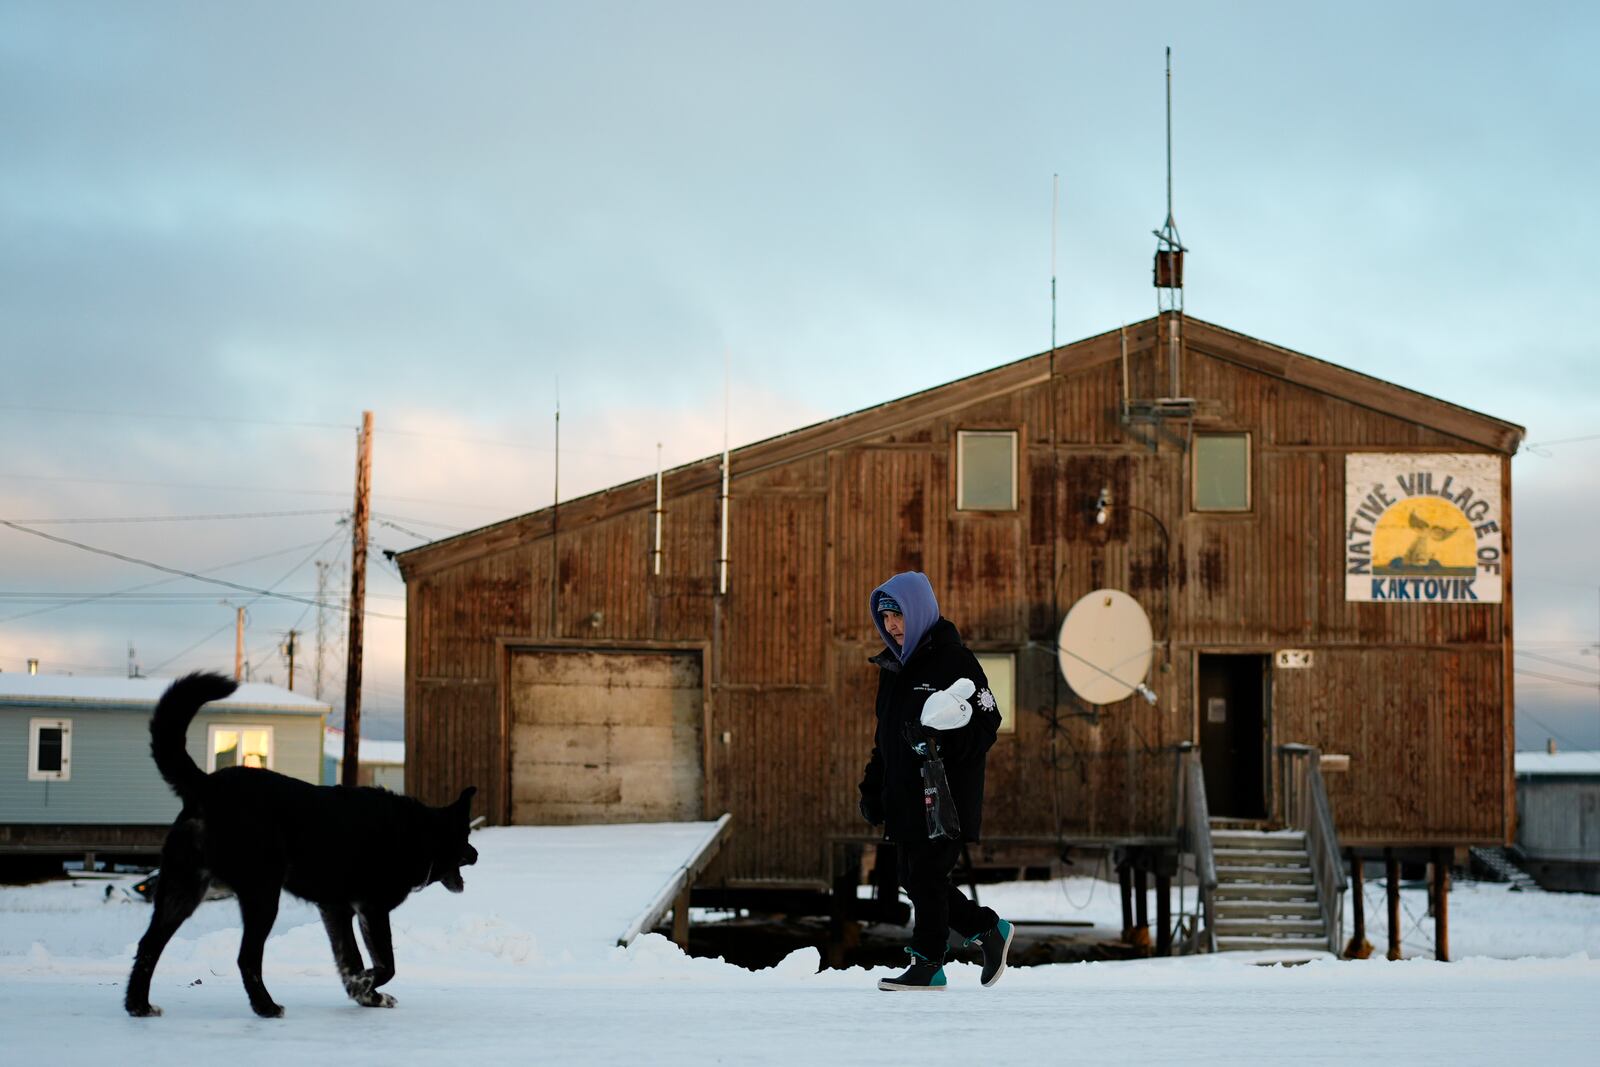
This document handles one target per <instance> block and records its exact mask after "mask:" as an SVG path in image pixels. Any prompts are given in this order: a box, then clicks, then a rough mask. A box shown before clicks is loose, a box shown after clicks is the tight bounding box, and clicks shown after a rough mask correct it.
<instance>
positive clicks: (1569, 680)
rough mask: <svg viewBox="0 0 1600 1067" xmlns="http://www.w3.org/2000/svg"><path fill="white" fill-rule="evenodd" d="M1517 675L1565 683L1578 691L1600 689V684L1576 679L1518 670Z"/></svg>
mask: <svg viewBox="0 0 1600 1067" xmlns="http://www.w3.org/2000/svg"><path fill="white" fill-rule="evenodd" d="M1516 675H1517V677H1519V678H1538V679H1539V680H1541V681H1545V682H1563V683H1565V684H1566V685H1570V686H1575V687H1576V688H1578V689H1600V682H1580V681H1579V680H1578V679H1576V678H1560V677H1557V676H1556V675H1554V674H1541V673H1539V672H1538V671H1524V670H1518V671H1516Z"/></svg>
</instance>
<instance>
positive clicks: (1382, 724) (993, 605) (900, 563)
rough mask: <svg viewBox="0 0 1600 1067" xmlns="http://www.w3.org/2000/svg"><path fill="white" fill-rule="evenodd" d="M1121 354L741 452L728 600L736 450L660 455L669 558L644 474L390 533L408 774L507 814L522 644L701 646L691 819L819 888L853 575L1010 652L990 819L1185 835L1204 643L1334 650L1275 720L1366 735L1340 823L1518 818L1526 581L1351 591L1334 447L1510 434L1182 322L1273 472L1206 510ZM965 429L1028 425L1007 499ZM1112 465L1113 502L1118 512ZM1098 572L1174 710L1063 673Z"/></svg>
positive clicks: (839, 735) (1100, 341) (856, 693)
mask: <svg viewBox="0 0 1600 1067" xmlns="http://www.w3.org/2000/svg"><path fill="white" fill-rule="evenodd" d="M1127 334H1128V345H1129V350H1130V353H1131V365H1132V369H1133V372H1134V373H1135V375H1136V376H1137V375H1143V376H1144V377H1145V378H1148V379H1149V380H1150V381H1152V382H1154V383H1163V382H1165V381H1166V373H1167V372H1166V369H1165V368H1164V367H1162V366H1161V365H1160V360H1159V358H1158V357H1157V356H1156V355H1155V340H1156V339H1155V335H1154V324H1153V323H1143V324H1140V325H1139V326H1137V327H1132V328H1130V329H1129V330H1128V331H1127ZM1118 344H1119V341H1118V338H1117V336H1116V335H1115V334H1113V335H1107V336H1104V337H1100V338H1093V339H1090V340H1089V341H1085V342H1082V343H1080V344H1078V345H1074V346H1071V347H1070V348H1067V349H1063V350H1061V352H1060V353H1058V355H1057V358H1056V360H1055V362H1054V368H1053V370H1054V373H1053V376H1052V365H1051V361H1050V360H1049V359H1048V357H1046V356H1039V357H1034V358H1033V359H1030V360H1024V361H1022V362H1020V363H1017V364H1012V365H1009V366H1007V367H1002V368H998V369H996V370H994V371H991V372H987V373H985V374H982V375H977V376H974V377H973V378H970V379H966V380H964V381H962V382H957V383H953V384H952V385H950V386H945V387H941V388H940V389H937V390H932V391H930V392H928V393H925V394H919V395H918V396H915V397H910V398H906V399H905V400H901V401H895V402H893V403H892V404H888V405H884V406H883V407H882V408H880V409H874V410H873V411H871V412H866V413H861V414H860V415H858V416H850V417H847V418H845V419H842V420H834V422H830V423H824V424H821V425H819V426H817V427H813V428H811V429H808V430H804V431H799V432H797V433H795V434H790V435H786V436H784V437H781V438H776V439H774V440H772V441H768V442H762V443H761V444H757V445H753V446H750V447H748V448H745V449H740V450H738V451H736V452H735V453H734V455H733V461H732V471H733V480H732V506H731V510H730V519H731V523H730V539H731V545H730V551H729V556H730V560H731V563H730V588H729V592H728V594H727V595H726V596H725V597H720V596H717V595H716V563H717V559H716V557H717V551H718V523H719V515H720V504H719V462H718V460H716V459H709V460H705V461H702V462H700V463H697V464H693V465H691V466H688V467H684V468H680V469H678V470H675V471H672V472H669V473H668V474H667V476H666V479H665V490H666V491H665V496H666V501H665V515H664V527H663V547H664V553H663V569H662V573H661V574H660V575H659V576H658V575H654V574H652V573H651V546H652V543H653V529H654V526H653V521H654V520H653V517H652V515H651V510H652V508H653V507H654V484H653V480H648V479H647V480H642V481H640V482H636V483H631V484H629V485H624V486H618V487H616V488H615V489H612V490H609V491H607V492H605V493H602V494H597V495H596V496H594V497H590V498H585V499H584V500H581V501H577V502H575V503H573V504H571V505H563V506H562V508H561V511H560V514H559V516H558V517H555V518H554V521H552V516H551V514H550V511H549V510H548V509H547V510H546V511H542V512H536V513H533V514H531V515H527V516H522V517H520V518H518V519H515V520H511V521H510V522H507V523H502V524H499V525H497V526H495V527H491V528H489V529H487V530H485V531H480V532H478V533H475V534H472V535H468V536H466V537H463V538H457V539H453V540H452V541H448V542H442V543H440V544H439V545H437V546H426V547H424V548H423V549H419V550H416V551H414V552H413V553H409V554H408V555H407V556H403V557H402V564H403V566H404V567H405V569H406V572H407V581H408V590H409V604H410V622H409V624H408V650H409V659H408V664H407V677H408V686H407V742H408V745H407V753H408V760H409V761H410V762H409V765H408V781H410V782H412V783H414V786H413V787H414V788H415V789H416V790H417V791H418V793H419V794H420V795H422V796H424V797H425V798H427V799H430V800H434V801H444V800H448V799H450V798H451V797H453V795H454V791H455V790H457V789H459V788H460V787H461V786H462V785H465V784H469V783H476V784H478V785H479V786H480V787H482V788H483V789H484V790H485V792H484V793H483V794H481V795H480V808H479V810H480V811H484V812H487V813H488V814H489V815H490V817H491V819H494V820H496V821H499V820H503V819H506V818H508V817H509V816H510V814H511V812H512V811H513V809H514V806H515V805H514V803H513V799H512V798H511V797H510V796H508V795H506V793H505V789H506V782H507V781H509V780H510V778H511V776H510V775H509V774H508V772H507V765H508V763H509V760H508V750H507V737H506V730H507V728H508V725H509V723H510V722H511V721H512V720H514V718H515V716H514V715H513V714H512V713H510V712H509V711H508V708H507V705H506V703H505V695H504V690H505V689H506V687H507V685H508V683H507V680H506V671H507V666H506V664H507V662H508V657H509V656H510V655H511V653H509V652H508V651H507V649H508V647H511V646H514V645H515V644H517V643H519V642H520V643H525V644H526V643H537V642H538V641H540V640H541V639H543V640H561V641H569V642H575V643H577V644H580V645H581V644H584V643H591V644H593V645H594V646H595V647H601V646H603V645H604V644H605V643H606V642H608V641H612V642H630V641H637V642H656V643H662V644H665V645H671V644H673V643H690V644H693V643H702V642H703V643H705V645H706V647H707V648H708V649H709V654H708V656H707V659H706V663H707V670H708V672H709V674H708V678H707V683H708V688H709V692H710V699H709V708H708V712H707V719H706V722H705V724H704V729H705V734H704V739H705V746H704V752H705V757H704V767H703V772H704V776H705V794H704V812H703V814H704V816H705V817H708V818H709V817H714V816H716V815H717V814H720V813H721V812H722V811H724V810H726V811H730V812H732V813H733V815H734V819H735V825H736V827H737V830H736V833H735V835H734V837H733V838H732V840H731V842H730V845H729V846H728V848H727V849H725V852H724V858H723V860H722V861H721V864H720V870H721V871H722V873H723V874H724V876H726V877H728V878H731V879H758V880H818V879H821V878H823V877H825V876H826V874H827V863H828V858H827V857H828V847H829V846H828V838H829V836H830V835H832V834H840V833H859V832H861V831H862V830H863V829H864V827H863V826H861V825H860V822H859V818H858V816H857V815H856V792H855V786H856V781H857V779H858V778H859V775H860V771H861V767H862V765H863V763H864V761H865V759H866V757H867V754H868V752H869V750H870V746H871V733H872V723H871V718H872V711H871V708H872V694H873V692H874V691H875V686H876V680H875V678H874V677H873V671H872V668H870V667H869V666H868V665H867V663H866V658H867V657H868V656H869V655H871V654H872V652H873V651H875V647H874V642H875V637H874V633H873V630H872V628H871V623H870V620H869V619H868V617H867V614H866V602H867V594H868V592H869V591H870V590H871V589H872V588H873V586H875V585H876V584H877V583H879V582H881V581H882V580H883V579H884V578H886V577H888V576H889V575H891V574H893V573H895V572H897V571H901V570H908V569H918V570H923V571H925V572H927V573H928V575H929V577H930V578H931V580H932V581H933V584H934V587H935V589H936V591H937V592H938V594H939V597H940V600H941V606H942V608H943V609H944V613H945V614H946V615H947V616H948V617H949V618H951V619H952V620H953V621H954V622H955V623H956V624H957V626H958V627H960V629H961V631H962V633H963V635H964V636H965V638H966V639H967V640H968V642H969V643H970V644H971V645H973V647H975V648H978V649H981V650H985V651H995V652H1011V653H1013V654H1014V655H1015V656H1016V664H1017V671H1016V703H1017V708H1016V711H1015V719H1016V724H1017V725H1016V732H1015V733H1014V734H1009V735H1003V736H1002V737H1001V738H1000V740H999V741H998V743H997V744H996V747H995V749H994V750H993V752H992V753H991V756H990V764H989V779H988V781H989V785H988V798H989V799H988V808H987V813H986V816H985V830H986V833H987V834H988V835H990V836H996V837H1006V836H1014V835H1020V836H1054V835H1057V834H1061V835H1063V836H1065V837H1066V838H1068V839H1079V840H1082V839H1088V838H1096V839H1104V838H1134V837H1146V836H1163V835H1167V834H1169V833H1170V832H1171V826H1172V817H1173V800H1174V798H1173V771H1174V763H1173V752H1172V749H1173V746H1174V744H1175V743H1177V742H1179V741H1183V740H1192V739H1195V738H1197V737H1198V736H1199V735H1198V732H1197V729H1198V725H1197V716H1196V712H1195V708H1194V704H1195V700H1194V687H1195V684H1196V673H1195V672H1196V656H1197V654H1198V653H1201V652H1253V653H1270V652H1272V651H1273V650H1275V649H1279V648H1286V647H1292V648H1309V649H1312V650H1313V651H1314V652H1315V655H1316V665H1315V667H1314V668H1312V669H1310V670H1296V671H1288V670H1285V671H1277V672H1275V673H1274V675H1273V679H1272V686H1273V689H1272V698H1271V706H1270V713H1269V721H1268V724H1267V729H1268V730H1269V731H1270V740H1271V741H1272V742H1273V743H1283V742H1288V741H1297V742H1304V743H1308V744H1313V745H1317V746H1319V747H1321V748H1323V749H1324V750H1325V751H1329V752H1341V753H1348V754H1349V755H1350V756H1351V766H1350V771H1349V772H1348V773H1347V774H1344V775H1330V776H1329V777H1328V783H1329V789H1330V793H1331V795H1332V800H1333V805H1334V811H1335V816H1336V818H1337V820H1338V823H1339V829H1340V833H1341V836H1342V837H1343V838H1344V839H1345V840H1346V841H1351V842H1374V843H1380V842H1381V843H1400V842H1405V843H1412V844H1433V843H1461V842H1466V841H1501V840H1504V839H1505V836H1506V833H1507V831H1508V829H1509V825H1510V818H1511V789H1510V774H1509V765H1508V762H1507V761H1508V760H1509V755H1508V753H1509V748H1510V702H1511V693H1510V687H1509V678H1510V674H1509V668H1508V663H1509V648H1510V605H1509V603H1507V604H1506V605H1504V606H1502V605H1492V604H1466V605H1448V606H1447V605H1419V604H1382V603H1378V604H1352V603H1346V602H1345V600H1344V591H1343V558H1342V546H1343V538H1342V524H1343V514H1344V506H1343V493H1344V484H1343V477H1344V457H1345V455H1346V454H1347V453H1348V452H1350V451H1358V450H1381V451H1407V450H1416V451H1448V452H1466V451H1478V452H1488V453H1491V454H1501V455H1506V454H1508V453H1507V449H1508V448H1510V447H1514V444H1515V438H1514V436H1506V435H1507V434H1509V431H1502V430H1501V429H1499V428H1500V427H1504V426H1505V425H1506V424H1497V423H1494V422H1493V420H1489V419H1485V418H1483V417H1482V416H1474V415H1471V413H1461V412H1459V410H1458V409H1449V408H1448V407H1447V406H1445V405H1440V404H1438V403H1437V402H1434V401H1431V400H1427V398H1421V400H1423V401H1427V403H1428V404H1431V405H1432V407H1430V408H1429V409H1428V412H1427V413H1428V417H1429V418H1430V419H1431V420H1432V421H1433V423H1434V424H1435V425H1447V426H1448V427H1449V432H1446V430H1441V429H1430V428H1429V427H1428V426H1425V425H1422V424H1419V423H1418V422H1417V421H1414V419H1413V417H1412V416H1413V415H1414V414H1415V411H1414V410H1413V409H1412V408H1411V407H1409V406H1406V405H1397V406H1396V407H1395V409H1393V410H1385V409H1383V407H1382V405H1381V404H1376V403H1375V402H1372V401H1371V399H1370V398H1365V399H1366V400H1367V402H1364V403H1358V402H1356V401H1355V400H1351V399H1345V398H1343V397H1341V396H1336V395H1330V393H1329V392H1328V391H1327V390H1328V389H1329V388H1330V387H1331V386H1330V385H1329V383H1330V382H1333V383H1335V384H1337V382H1338V381H1342V380H1344V379H1340V378H1338V377H1337V375H1339V374H1343V375H1345V376H1346V378H1354V377H1356V376H1351V375H1348V372H1342V371H1337V369H1336V368H1333V369H1331V370H1330V369H1328V368H1327V365H1322V364H1316V365H1301V364H1296V363H1294V362H1293V361H1292V360H1289V358H1288V357H1287V356H1285V355H1284V354H1283V351H1282V350H1279V349H1273V348H1271V347H1270V346H1266V345H1261V344H1260V343H1258V342H1250V341H1249V340H1248V339H1241V338H1240V337H1239V336H1238V335H1235V334H1229V333H1227V332H1226V331H1221V330H1218V329H1216V328H1214V327H1204V326H1203V325H1202V324H1194V323H1193V322H1191V324H1190V330H1189V333H1188V337H1187V347H1186V349H1185V355H1184V364H1183V368H1182V369H1183V375H1184V379H1183V381H1184V390H1185V392H1187V393H1189V394H1191V395H1193V396H1195V397H1197V398H1198V400H1199V407H1198V411H1197V415H1196V419H1195V426H1196V429H1200V430H1206V429H1214V430H1226V431H1244V432H1248V433H1249V434H1250V435H1251V460H1252V484H1253V506H1252V509H1251V510H1250V511H1249V512H1246V513H1240V514H1217V513H1197V512H1194V511H1192V510H1191V509H1190V508H1189V503H1188V501H1189V493H1190V482H1191V473H1190V466H1189V462H1190V457H1189V455H1188V454H1187V453H1186V452H1184V451H1182V450H1180V449H1179V448H1177V447H1175V446H1173V445H1172V444H1170V443H1167V442H1162V443H1161V444H1160V446H1159V448H1157V449H1154V450H1152V449H1151V448H1150V447H1149V446H1148V445H1146V444H1145V443H1142V442H1140V441H1139V440H1137V439H1135V438H1134V437H1133V436H1132V435H1130V434H1129V433H1128V432H1127V431H1126V430H1125V429H1124V428H1123V427H1122V425H1121V424H1120V421H1119V405H1120V398H1121V389H1122V386H1121V367H1120V364H1119V361H1118V359H1117V350H1118ZM1301 358H1302V360H1303V357H1301ZM1330 375H1332V377H1330ZM1299 379H1305V383H1304V384H1302V383H1301V381H1300V380H1299ZM1136 380H1138V379H1137V377H1136ZM1380 384H1381V383H1380ZM1473 420H1477V421H1473ZM963 429H981V430H1012V431H1015V432H1016V433H1017V434H1018V438H1019V446H1020V447H1019V469H1018V478H1019V483H1018V498H1019V506H1018V509H1017V510H1016V511H1014V512H998V513H997V512H962V511H959V510H957V508H956V474H955V452H954V450H955V436H956V433H957V431H959V430H963ZM1496 434H1499V435H1500V436H1498V437H1497V436H1495V435H1496ZM1505 441H1510V442H1511V443H1510V445H1504V442H1505ZM1052 442H1053V444H1052ZM1503 469H1504V471H1505V478H1504V496H1505V499H1504V500H1503V501H1502V505H1503V506H1502V509H1501V513H1502V514H1503V515H1505V516H1506V517H1507V520H1506V523H1507V529H1506V530H1505V538H1506V546H1507V565H1508V573H1507V586H1506V587H1507V590H1508V594H1507V595H1508V597H1509V589H1510V581H1509V544H1510V530H1509V516H1510V507H1509V498H1510V483H1509V462H1507V463H1505V464H1504V466H1503ZM1102 487H1109V488H1110V489H1111V491H1112V495H1113V501H1114V506H1113V508H1112V511H1111V516H1110V521H1109V522H1107V523H1106V524H1104V525H1100V524H1097V523H1096V522H1095V519H1094V510H1095V507H1094V501H1095V499H1096V497H1097V496H1098V494H1099V492H1100V490H1101V488H1102ZM552 527H554V534H552ZM1163 528H1164V530H1165V535H1164V534H1163ZM552 575H554V578H555V583H556V584H555V595H554V597H553V599H552V591H551V580H552ZM1106 586H1113V587H1118V588H1122V589H1125V590H1127V591H1128V592H1129V593H1130V594H1131V595H1133V596H1134V597H1135V598H1136V599H1138V600H1139V602H1140V603H1141V604H1142V605H1143V606H1144V607H1145V609H1146V611H1147V612H1148V614H1149V615H1150V618H1151V623H1152V626H1153V629H1154V632H1155V635H1156V639H1157V641H1158V642H1161V643H1162V646H1163V647H1161V648H1159V649H1158V650H1157V652H1156V656H1155V662H1154V666H1153V669H1152V675H1151V678H1150V684H1151V686H1152V687H1153V688H1154V689H1155V690H1156V692H1157V693H1158V695H1159V697H1160V701H1159V703H1158V704H1157V705H1156V706H1155V707H1151V706H1148V705H1146V704H1145V703H1144V702H1143V701H1139V700H1127V701H1123V702H1121V703H1118V704H1114V705H1110V706H1107V707H1104V708H1098V709H1096V708H1090V707H1087V706H1084V705H1082V704H1080V703H1079V702H1078V701H1077V700H1076V699H1075V698H1074V697H1072V695H1071V693H1070V692H1069V690H1068V689H1067V688H1066V686H1065V685H1064V684H1063V683H1061V682H1060V681H1059V679H1058V675H1057V670H1056V666H1055V640H1056V629H1057V627H1058V626H1059V623H1060V620H1061V617H1062V615H1063V614H1064V613H1065V611H1066V609H1067V608H1068V607H1070V606H1071V604H1072V603H1073V602H1074V601H1075V600H1076V599H1077V598H1078V597H1080V596H1082V595H1083V594H1085V593H1088V592H1090V591H1091V590H1094V589H1097V588H1101V587H1106ZM1269 774H1270V769H1269Z"/></svg>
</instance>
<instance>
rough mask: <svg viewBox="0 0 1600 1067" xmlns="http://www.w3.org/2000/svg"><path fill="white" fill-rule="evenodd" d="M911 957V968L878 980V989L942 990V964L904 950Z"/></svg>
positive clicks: (915, 951) (914, 951) (910, 949)
mask: <svg viewBox="0 0 1600 1067" xmlns="http://www.w3.org/2000/svg"><path fill="white" fill-rule="evenodd" d="M906 952H907V953H909V954H910V956H911V966H910V967H908V968H906V972H905V973H904V974H898V975H895V976H894V977H893V978H880V979H878V988H879V989H884V990H888V991H889V992H898V991H900V990H907V989H943V988H944V964H942V963H934V962H933V961H932V960H930V959H929V958H928V957H926V956H924V955H923V954H922V953H920V952H918V951H917V950H916V949H914V948H908V949H906Z"/></svg>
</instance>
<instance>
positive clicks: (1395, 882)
mask: <svg viewBox="0 0 1600 1067" xmlns="http://www.w3.org/2000/svg"><path fill="white" fill-rule="evenodd" d="M1383 861H1384V866H1385V867H1386V868H1387V871H1386V873H1387V875H1388V881H1389V959H1391V960H1397V959H1399V958H1400V861H1399V860H1398V859H1397V858H1396V857H1395V854H1394V849H1392V848H1386V849H1384V850H1383Z"/></svg>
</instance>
